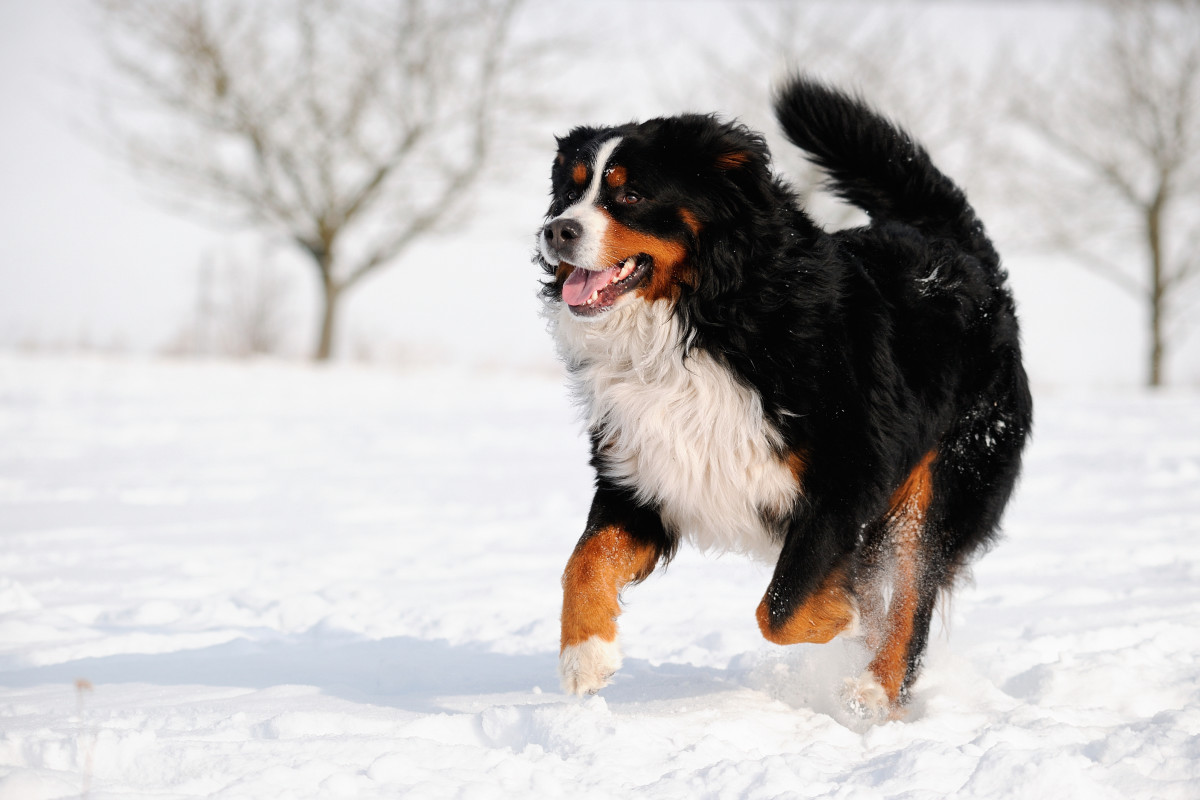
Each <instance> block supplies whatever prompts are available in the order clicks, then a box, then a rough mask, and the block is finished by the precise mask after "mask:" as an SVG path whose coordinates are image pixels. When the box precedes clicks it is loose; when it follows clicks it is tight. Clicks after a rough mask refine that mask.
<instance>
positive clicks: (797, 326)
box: [543, 78, 1032, 688]
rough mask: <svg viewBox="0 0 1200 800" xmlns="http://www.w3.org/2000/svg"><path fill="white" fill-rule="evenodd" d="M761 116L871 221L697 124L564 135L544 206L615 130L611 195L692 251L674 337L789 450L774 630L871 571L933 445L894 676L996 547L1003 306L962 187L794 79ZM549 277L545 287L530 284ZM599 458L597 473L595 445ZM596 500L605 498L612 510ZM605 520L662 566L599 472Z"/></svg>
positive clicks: (1010, 337) (1024, 400)
mask: <svg viewBox="0 0 1200 800" xmlns="http://www.w3.org/2000/svg"><path fill="white" fill-rule="evenodd" d="M776 113H777V115H778V117H779V120H780V122H781V123H782V125H783V128H784V130H785V132H786V134H787V135H788V137H789V138H790V140H791V141H792V142H793V143H795V144H796V145H797V146H799V147H801V148H803V149H804V150H806V151H807V152H808V153H809V154H810V156H811V158H812V160H813V161H815V162H816V163H817V164H819V165H820V166H822V167H823V168H824V169H825V170H827V172H828V174H829V179H830V184H831V186H832V188H833V190H834V191H835V192H836V193H837V194H838V195H840V196H841V197H843V198H845V199H846V200H848V201H850V202H851V203H853V204H855V205H857V206H859V207H860V208H862V209H863V210H865V211H866V212H868V214H869V215H870V217H871V222H870V224H869V225H867V226H865V227H860V228H855V229H852V230H843V231H837V232H832V233H829V232H825V231H823V230H822V229H820V228H819V227H818V226H817V225H816V224H814V222H813V221H812V220H811V219H810V218H809V217H808V216H807V215H806V214H805V213H804V211H803V210H802V209H801V208H800V207H799V204H798V203H797V201H796V197H795V194H794V192H793V191H792V190H791V189H790V187H789V186H788V185H787V184H786V183H784V182H783V181H782V180H781V179H779V178H778V177H776V176H774V175H773V174H772V172H771V170H770V164H769V160H770V156H769V153H768V150H767V147H766V145H765V143H764V141H763V139H762V138H761V137H760V136H759V135H757V134H755V133H753V132H751V131H749V130H747V129H746V128H745V127H743V126H741V125H738V124H734V123H728V122H723V121H721V120H720V119H719V118H716V117H712V116H701V115H685V116H680V117H673V118H665V119H655V120H650V121H648V122H645V123H641V124H630V125H625V126H621V127H617V128H608V129H599V128H579V129H576V130H575V131H572V133H571V134H570V135H569V136H567V137H565V138H564V139H562V140H560V142H559V148H560V152H561V153H564V154H565V155H566V156H567V158H566V159H565V161H566V162H567V163H566V165H563V164H559V165H557V166H556V167H555V170H554V174H553V193H554V201H553V203H552V205H551V207H550V216H551V217H553V216H555V215H556V214H558V213H560V212H561V211H562V210H563V208H565V207H566V206H567V205H569V202H568V201H567V200H566V195H565V192H566V191H568V190H569V183H570V178H569V165H570V163H571V161H572V160H573V159H574V158H575V157H576V156H577V155H578V154H579V153H580V152H581V151H582V150H586V149H588V148H597V147H599V146H600V144H601V143H602V142H603V141H604V140H606V139H608V138H611V137H612V136H621V137H624V138H623V141H622V143H621V146H620V157H621V163H622V164H624V165H627V166H628V168H629V171H630V173H631V174H633V175H636V176H637V181H638V186H639V187H640V188H641V189H642V190H643V191H645V193H646V194H647V195H648V196H649V197H651V198H653V202H650V203H642V204H638V205H634V206H631V207H629V208H624V207H619V206H617V205H611V206H605V207H606V208H607V209H608V211H609V213H611V215H612V217H613V218H615V219H618V220H619V221H620V222H621V223H622V224H624V225H627V226H628V227H630V228H632V229H635V230H638V231H642V232H645V233H649V234H652V235H654V236H656V237H659V238H662V239H663V240H669V241H674V242H680V243H683V244H684V245H685V246H686V248H687V253H688V260H687V264H686V266H687V268H688V269H687V270H685V271H684V273H683V274H682V275H681V277H680V280H679V283H678V287H677V297H676V298H675V300H674V302H675V313H676V314H678V315H680V317H681V318H682V320H683V321H684V328H685V330H686V341H685V342H683V343H682V344H681V346H683V347H685V348H687V349H689V350H703V351H705V352H707V353H709V354H711V355H712V356H713V357H715V358H716V359H718V360H719V361H720V362H722V363H723V364H725V365H726V366H727V367H728V369H729V370H730V371H731V372H732V373H733V374H735V375H736V376H737V378H738V379H739V380H740V381H741V382H743V383H744V384H745V385H746V386H749V387H751V388H752V389H753V390H754V391H756V392H757V393H758V394H759V395H760V396H761V398H762V402H763V407H764V409H765V413H766V414H767V416H768V417H769V419H770V421H771V423H772V424H773V425H774V426H775V428H776V429H777V430H778V431H779V432H780V433H781V434H782V437H783V440H784V449H785V451H787V452H793V453H799V454H802V455H803V459H804V463H805V470H804V473H803V481H802V483H803V489H802V492H803V498H802V501H801V502H800V503H798V504H797V506H796V509H795V511H794V512H793V513H792V514H791V515H790V516H789V518H788V519H786V520H782V521H781V533H782V536H783V542H782V551H781V554H780V557H779V561H778V563H777V565H776V569H775V574H774V577H773V579H772V583H771V587H770V590H769V591H768V597H769V598H771V602H770V608H769V610H770V614H771V618H772V620H775V621H779V622H782V621H784V620H786V619H787V617H788V616H789V615H790V613H791V612H792V611H793V610H795V609H796V608H797V607H798V606H799V604H801V603H802V602H803V601H804V600H805V599H806V598H807V597H808V596H809V595H810V594H811V593H812V592H813V591H814V590H815V589H816V587H817V586H818V585H819V584H820V582H821V581H822V580H823V579H824V578H825V577H826V576H827V575H828V574H829V573H830V571H831V570H832V569H833V568H834V567H835V566H836V565H838V564H847V563H848V564H850V565H851V569H852V570H858V571H863V572H865V571H868V570H870V569H871V568H872V556H871V553H872V552H874V551H873V548H877V547H878V545H879V541H878V540H879V539H880V538H881V537H882V536H884V535H885V533H886V532H885V530H884V529H885V527H886V526H885V525H884V524H883V522H882V520H883V519H884V518H885V515H886V513H887V511H888V505H889V499H890V498H891V497H892V495H893V493H894V492H895V491H896V489H897V487H898V486H900V485H901V484H902V483H903V481H904V480H905V478H906V477H907V476H908V475H909V473H910V472H911V471H912V470H913V469H914V467H915V466H916V465H917V464H918V463H919V462H920V461H921V459H922V457H923V456H925V455H926V454H927V453H930V452H931V451H933V452H936V458H935V460H934V461H933V464H932V468H931V469H932V476H933V500H932V503H931V505H930V508H929V510H928V515H927V522H926V531H927V533H926V535H925V537H926V542H927V544H926V547H927V551H926V552H925V553H924V558H923V560H922V570H923V574H922V575H921V585H922V600H921V604H920V606H919V608H918V619H917V620H916V624H915V627H914V632H913V639H912V642H911V644H910V645H909V664H910V670H909V673H908V674H907V676H906V678H905V688H907V686H908V684H909V683H910V682H911V680H912V678H913V676H915V674H916V670H917V667H918V664H919V660H920V655H921V653H922V652H923V650H924V646H925V638H926V636H927V632H928V625H929V616H930V614H931V612H932V607H933V599H934V598H935V596H936V594H937V591H938V590H939V589H946V588H948V587H949V584H950V582H951V581H952V580H953V576H954V574H955V572H956V571H957V569H958V568H959V567H961V566H962V565H963V563H964V562H965V561H966V560H967V559H968V557H969V556H971V554H972V553H975V552H977V551H979V550H980V548H982V547H984V546H986V545H987V544H988V543H990V542H991V541H992V540H993V539H994V537H995V536H996V533H997V528H998V524H999V521H1000V517H1001V513H1002V511H1003V509H1004V507H1005V505H1006V503H1007V502H1008V499H1009V496H1010V494H1011V492H1012V489H1013V486H1014V484H1015V482H1016V479H1017V474H1018V471H1019V467H1020V457H1021V452H1022V449H1023V447H1024V444H1025V441H1026V438H1027V436H1028V434H1029V431H1030V426H1031V421H1032V402H1031V399H1030V394H1029V389H1028V386H1027V381H1026V377H1025V373H1024V370H1023V368H1022V366H1021V352H1020V343H1019V336H1018V326H1017V319H1016V314H1015V308H1014V303H1013V300H1012V297H1011V295H1010V293H1009V291H1008V290H1007V288H1005V279H1006V275H1005V273H1004V271H1003V270H1002V269H1001V267H1000V261H999V257H998V255H997V253H996V251H995V249H994V248H993V246H992V244H991V242H990V241H989V239H988V238H987V235H986V233H985V231H984V228H983V225H982V224H981V223H980V221H979V220H978V218H977V217H976V215H975V212H974V210H973V209H972V208H971V206H970V205H969V203H968V202H967V200H966V197H965V195H964V194H963V192H962V191H961V190H960V189H959V188H958V187H957V186H955V184H954V183H953V182H952V181H950V179H949V178H947V177H946V176H945V175H943V174H942V173H941V172H940V171H939V170H938V169H937V168H936V167H934V166H933V164H932V163H931V161H930V159H929V157H928V155H927V153H926V152H925V150H924V149H922V148H921V147H920V146H919V145H917V144H915V143H914V142H913V141H912V139H911V138H910V137H909V136H908V135H907V134H906V133H905V132H903V131H902V130H900V129H899V128H897V127H896V126H894V125H892V124H891V123H889V122H888V121H886V120H885V119H883V118H882V117H881V116H879V115H878V114H876V113H874V112H873V111H871V110H869V109H868V108H867V107H865V106H864V105H863V104H862V103H861V102H859V101H857V100H855V99H853V98H851V97H849V96H847V95H845V94H842V93H840V92H838V91H836V90H833V89H830V88H828V87H825V86H823V85H820V84H817V83H815V82H812V81H809V80H807V79H803V78H797V79H794V80H793V81H791V82H790V83H788V84H787V85H786V86H785V87H784V88H783V89H782V91H780V92H779V93H778V97H777V101H776ZM680 208H686V209H687V210H688V211H690V212H691V213H692V214H693V215H694V217H695V218H697V219H698V220H700V221H701V222H702V225H701V226H700V227H699V230H698V231H697V230H694V229H691V228H689V226H687V225H684V224H683V223H682V222H681V221H680V215H679V213H678V210H679V209H680ZM543 266H544V267H546V271H547V274H549V275H553V271H554V270H553V268H552V267H550V266H549V265H548V264H546V263H545V262H544V261H543ZM561 287H562V277H561V276H559V277H558V279H557V280H555V279H553V278H551V279H550V280H548V281H547V283H546V288H545V294H546V296H547V297H548V298H550V299H552V300H553V299H556V298H558V297H559V296H560V292H561ZM594 460H595V461H596V465H597V469H598V472H599V471H600V468H601V467H602V460H603V453H601V452H595V455H594ZM607 497H612V498H619V502H617V503H616V506H615V507H614V508H613V509H612V510H610V511H606V510H605V508H604V507H603V506H604V502H603V501H604V499H605V498H607ZM598 506H599V507H598ZM613 514H621V515H624V516H625V517H627V518H629V521H630V523H631V525H630V527H631V530H633V532H634V533H635V535H639V536H642V537H643V538H644V540H646V541H648V542H651V543H653V544H654V545H655V547H656V548H658V550H659V552H660V553H662V554H663V555H664V557H665V558H669V555H670V553H672V552H673V551H674V548H675V541H676V540H675V538H673V533H672V532H671V531H666V530H664V529H663V527H662V524H661V523H660V522H659V521H658V519H657V517H655V516H654V509H652V508H640V507H638V506H637V504H636V502H635V501H634V500H633V499H632V494H631V493H629V492H628V491H627V490H618V489H616V488H615V487H613V486H611V485H609V484H606V481H605V479H603V478H601V480H600V487H599V492H598V494H597V503H596V504H594V505H593V512H592V521H593V522H594V521H595V520H597V519H601V520H607V519H608V516H612V515H613ZM606 515H608V516H606ZM639 516H640V517H642V522H641V523H640V524H639V523H638V522H637V518H638V517H639ZM646 520H652V521H651V522H646ZM590 527H591V523H589V528H590ZM639 531H644V532H645V533H644V534H643V533H639Z"/></svg>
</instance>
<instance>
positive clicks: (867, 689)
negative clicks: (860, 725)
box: [842, 670, 893, 725]
mask: <svg viewBox="0 0 1200 800" xmlns="http://www.w3.org/2000/svg"><path fill="white" fill-rule="evenodd" d="M842 704H843V705H844V706H845V707H846V710H847V711H849V712H850V714H851V715H852V716H853V717H854V718H855V719H858V720H861V721H862V722H865V723H867V724H869V725H877V724H879V723H882V722H887V721H888V720H889V719H892V718H893V715H892V704H891V702H890V701H889V700H888V696H887V691H885V690H884V688H883V686H882V685H881V684H880V683H879V679H878V678H876V677H875V676H874V675H873V674H871V671H870V670H867V671H866V672H864V673H863V674H862V675H860V676H858V677H857V678H846V682H845V683H844V684H843V685H842Z"/></svg>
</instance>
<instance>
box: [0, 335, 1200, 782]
mask: <svg viewBox="0 0 1200 800" xmlns="http://www.w3.org/2000/svg"><path fill="white" fill-rule="evenodd" d="M1037 399H1038V418H1037V426H1036V431H1035V439H1034V442H1033V445H1032V449H1031V451H1030V453H1029V458H1028V462H1027V470H1026V474H1025V478H1024V480H1023V482H1022V485H1021V487H1020V489H1019V491H1018V495H1017V497H1016V499H1015V501H1014V504H1013V506H1012V508H1011V510H1010V513H1009V515H1008V517H1007V523H1006V531H1007V537H1006V538H1005V540H1004V541H1003V542H1002V543H1001V544H1000V545H999V546H998V547H997V548H996V549H995V550H994V551H993V552H992V553H990V554H988V555H987V556H986V557H985V558H983V559H982V560H981V561H980V562H979V563H978V565H977V567H976V569H975V571H974V583H973V584H971V585H968V586H965V587H963V589H962V590H961V591H960V592H959V593H958V594H957V596H956V597H955V599H954V601H953V603H952V604H951V605H950V606H948V607H947V608H946V609H945V613H944V617H945V620H946V623H947V624H946V626H945V627H946V628H948V629H949V632H948V633H946V632H945V630H942V631H940V632H938V633H936V634H935V636H934V638H933V641H932V644H931V648H930V652H929V656H928V659H927V664H926V669H925V672H924V674H923V677H922V678H921V680H920V681H919V682H918V684H917V685H916V687H915V691H914V699H913V703H912V706H911V712H910V714H909V717H908V719H906V720H904V721H900V722H890V723H886V724H883V725H879V726H875V727H870V728H866V729H863V728H859V727H856V726H854V725H853V724H852V723H851V720H850V719H849V718H848V716H847V715H846V714H845V713H844V712H843V711H842V709H841V708H840V706H839V704H838V701H837V699H836V697H837V693H838V691H839V689H840V687H841V683H842V680H843V679H844V678H845V677H846V676H848V675H855V674H857V672H858V669H860V668H861V666H862V663H863V661H865V656H864V655H863V654H862V653H861V652H859V651H858V650H857V649H856V648H855V647H854V646H853V645H852V644H845V643H842V642H838V641H835V642H834V643H832V644H830V645H824V646H807V645H805V646H797V647H791V648H780V647H776V646H774V645H770V644H768V643H766V642H764V641H762V639H761V638H760V637H759V635H758V631H757V628H756V625H755V622H754V614H753V612H754V608H755V606H756V605H757V603H758V600H759V598H760V597H761V594H762V592H763V590H764V589H765V587H766V584H767V581H768V579H769V569H768V568H767V567H765V566H763V565H761V564H756V563H754V562H751V561H748V560H745V559H743V558H740V557H737V556H725V557H722V558H714V557H706V556H702V555H700V554H698V553H696V552H694V551H691V550H686V549H685V550H684V552H682V553H681V555H680V556H679V558H678V559H677V560H676V561H675V562H674V563H673V564H672V565H671V566H670V568H668V569H667V570H666V571H665V572H662V573H659V574H656V575H655V576H652V577H651V578H650V579H649V580H648V581H646V583H644V584H642V585H640V586H638V587H635V588H632V589H630V590H629V591H627V592H626V593H625V601H626V613H625V614H624V616H623V617H622V629H623V644H622V649H623V651H624V655H625V665H624V668H623V670H622V672H621V673H619V674H618V675H617V676H616V678H615V681H614V683H613V684H612V685H611V686H609V687H607V688H606V689H604V690H603V691H602V692H601V693H600V694H599V695H597V696H594V697H590V698H586V699H582V700H580V699H577V698H568V697H567V696H565V695H563V694H562V693H561V691H560V689H559V688H558V686H557V679H556V676H555V668H556V661H557V637H558V630H557V628H558V604H559V600H560V598H559V587H558V579H559V575H560V573H561V570H562V567H563V564H564V563H565V561H566V557H567V555H568V554H569V553H570V550H571V548H572V547H573V545H574V542H575V539H576V537H577V536H578V533H579V532H580V530H581V527H582V524H583V519H584V516H585V514H586V511H587V504H588V500H589V496H590V475H589V472H588V467H587V464H586V444H585V442H584V440H583V437H582V435H581V432H580V427H579V423H578V422H577V419H576V412H575V411H574V410H573V409H572V408H571V407H570V405H569V403H568V400H567V394H566V391H565V389H564V388H563V382H562V379H561V376H559V375H557V374H551V373H549V372H546V373H539V372H536V371H517V370H510V371H504V370H481V369H476V370H473V371H472V370H467V369H461V368H458V369H453V368H429V369H423V370H415V371H409V372H403V373H402V372H394V371H387V370H383V369H378V368H365V367H355V366H348V365H341V366H333V367H320V368H317V367H308V366H300V365H289V364H281V363H273V362H250V363H245V364H225V363H179V362H170V361H155V360H138V359H101V358H86V357H62V358H53V357H44V356H43V357H32V356H20V355H11V354H0V443H2V444H0V541H2V545H0V798H3V800H9V799H10V798H19V799H20V800H38V799H39V798H59V797H81V796H84V797H87V798H90V799H91V800H100V798H128V797H135V796H136V797H141V798H189V797H221V798H242V797H245V798H271V797H279V798H310V797H311V798H338V797H396V796H406V797H438V798H440V797H463V798H476V797H478V798H491V797H562V796H568V795H569V796H572V797H583V798H591V797H595V798H609V797H629V796H637V797H648V798H676V797H678V798H700V797H714V798H715V797H722V798H724V797H745V798H770V797H795V796H806V797H831V798H832V797H839V798H841V797H860V796H870V797H904V798H940V797H947V796H954V797H960V798H963V797H968V798H969V797H988V798H1007V797H1011V798H1022V800H1024V799H1025V798H1037V797H1053V798H1075V797H1078V798H1089V800H1091V798H1108V797H1120V798H1139V797H1146V798H1150V797H1154V798H1195V797H1197V796H1200V790H1198V789H1197V787H1198V786H1200V658H1197V656H1198V655H1200V628H1198V627H1197V625H1196V623H1195V621H1196V619H1197V614H1198V612H1200V536H1198V535H1197V534H1198V533H1200V530H1198V528H1200V524H1198V523H1200V403H1198V402H1197V400H1198V398H1197V396H1195V395H1192V394H1186V393H1177V394H1171V393H1163V394H1153V395H1149V394H1132V393H1131V394H1116V395H1113V394H1109V395H1095V394H1052V395H1043V396H1039V397H1038V398H1037Z"/></svg>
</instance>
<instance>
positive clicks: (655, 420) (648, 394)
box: [550, 300, 799, 559]
mask: <svg viewBox="0 0 1200 800" xmlns="http://www.w3.org/2000/svg"><path fill="white" fill-rule="evenodd" d="M550 316H551V327H552V329H553V331H554V333H555V338H556V340H557V342H558V346H559V349H560V352H561V353H562V355H563V356H564V358H566V359H567V361H568V363H569V364H571V365H572V367H573V379H574V382H575V386H574V388H575V391H576V394H577V398H578V400H579V401H580V403H581V404H582V405H583V407H584V409H585V410H586V412H587V416H588V420H587V421H588V424H589V426H591V427H592V428H593V429H595V430H599V431H600V432H601V435H602V437H603V438H602V447H603V455H604V464H605V471H606V473H607V476H608V477H609V478H611V479H613V480H614V481H616V482H617V483H619V484H621V485H624V486H627V487H629V488H631V489H633V490H635V492H636V493H637V495H638V498H639V500H641V501H643V502H647V503H653V504H656V505H658V506H659V508H660V510H661V514H662V517H663V521H664V522H665V523H666V524H667V525H668V527H670V528H672V529H674V530H675V531H677V532H678V533H679V534H680V535H682V536H684V537H686V538H688V539H690V540H691V541H692V542H693V543H695V544H696V545H697V546H698V547H700V548H701V549H713V550H721V551H736V552H744V553H749V554H751V555H756V556H760V557H764V558H770V559H773V558H774V557H775V556H777V555H778V552H779V542H778V539H777V537H776V535H775V534H776V532H775V531H772V530H770V529H769V527H768V525H767V523H765V522H764V514H765V516H766V518H778V517H779V516H780V515H782V514H784V513H786V512H787V511H788V510H790V509H791V508H792V505H793V504H794V503H795V502H796V499H797V495H798V491H799V487H798V484H797V478H796V476H795V474H794V473H793V472H792V470H791V469H790V468H789V467H788V465H787V464H786V463H785V461H784V460H783V459H781V458H780V456H779V455H778V453H779V451H780V440H779V435H778V433H777V432H776V431H775V430H774V428H773V427H772V426H771V425H770V424H769V423H768V422H767V420H766V419H765V418H764V416H763V409H762V402H761V400H760V398H759V396H758V395H757V393H755V392H754V391H752V390H751V389H749V388H748V387H746V386H744V385H742V384H741V383H740V382H738V381H737V380H736V379H735V378H734V376H733V375H731V374H730V373H729V371H728V370H727V369H726V368H725V367H723V366H722V365H721V364H720V363H718V362H717V361H716V360H715V359H713V358H712V357H711V356H709V355H707V354H706V353H702V352H693V353H691V354H690V355H689V356H688V357H687V358H686V360H685V359H684V357H683V351H682V348H681V347H680V331H679V326H678V323H677V321H676V319H675V316H674V314H672V313H671V311H670V306H669V304H667V303H665V302H661V301H660V302H657V303H654V304H649V305H648V304H646V303H645V302H643V301H640V300H635V301H634V302H631V303H626V304H624V305H623V306H621V307H619V308H617V309H614V310H613V311H611V312H609V313H608V314H605V315H604V317H603V318H601V319H600V320H596V321H580V320H577V319H576V318H574V317H573V316H572V315H571V313H570V312H569V311H568V310H566V308H565V307H561V306H560V307H559V308H553V309H551V315H550Z"/></svg>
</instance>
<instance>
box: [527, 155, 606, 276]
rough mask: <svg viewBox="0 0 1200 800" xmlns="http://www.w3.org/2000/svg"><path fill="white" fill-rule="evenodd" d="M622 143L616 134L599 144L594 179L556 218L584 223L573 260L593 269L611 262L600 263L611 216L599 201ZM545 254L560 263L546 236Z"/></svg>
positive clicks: (599, 268) (593, 166)
mask: <svg viewBox="0 0 1200 800" xmlns="http://www.w3.org/2000/svg"><path fill="white" fill-rule="evenodd" d="M620 143H621V137H620V136H614V137H613V138H611V139H607V140H605V141H604V142H602V143H601V144H600V147H599V148H598V149H597V150H596V156H595V159H594V160H593V162H592V165H591V167H592V179H591V181H590V182H589V183H588V187H587V191H585V192H584V193H583V196H582V197H580V198H579V199H578V200H576V201H575V202H574V203H573V204H571V205H570V206H568V207H567V209H566V210H565V211H563V212H562V213H561V214H559V215H558V216H557V217H555V218H554V219H573V220H575V221H577V222H578V223H579V224H580V225H582V226H583V236H581V237H580V239H579V241H578V242H577V243H576V245H575V256H574V259H573V260H572V262H571V263H572V264H574V265H575V266H577V267H583V268H584V269H591V270H604V269H608V268H609V267H611V266H613V265H612V264H600V263H598V259H599V257H600V243H601V242H603V241H604V231H605V229H606V228H607V227H608V216H607V215H606V214H604V213H603V212H602V211H601V210H600V209H599V207H597V205H596V200H597V199H599V197H600V188H601V186H602V185H603V181H604V170H605V169H606V168H607V167H608V161H609V159H610V158H612V154H613V151H614V150H616V149H617V146H618V145H619V144H620ZM541 249H542V257H543V258H545V259H546V261H547V262H548V263H550V264H558V262H559V259H558V256H556V255H555V254H553V253H551V252H550V251H549V248H548V247H547V246H546V239H545V237H542V240H541Z"/></svg>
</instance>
